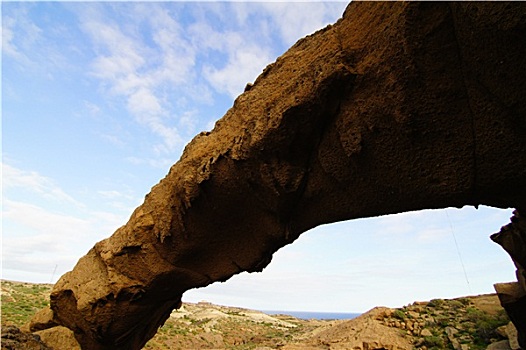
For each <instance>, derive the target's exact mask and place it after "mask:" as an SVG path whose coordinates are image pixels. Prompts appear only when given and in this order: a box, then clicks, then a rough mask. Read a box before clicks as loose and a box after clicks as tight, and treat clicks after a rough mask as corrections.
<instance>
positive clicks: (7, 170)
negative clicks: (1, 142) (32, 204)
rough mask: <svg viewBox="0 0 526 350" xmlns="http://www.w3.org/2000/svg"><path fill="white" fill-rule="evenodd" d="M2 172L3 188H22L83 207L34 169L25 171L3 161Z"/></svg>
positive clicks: (47, 197)
mask: <svg viewBox="0 0 526 350" xmlns="http://www.w3.org/2000/svg"><path fill="white" fill-rule="evenodd" d="M2 172H3V175H2V180H3V188H4V189H6V190H7V189H11V188H19V189H24V190H26V191H33V192H36V193H38V194H39V195H41V196H43V197H44V198H46V199H51V200H55V201H60V202H68V203H70V204H74V205H75V206H78V207H83V204H82V203H80V202H79V201H77V200H75V199H74V198H73V197H72V196H70V195H68V194H67V193H66V192H64V190H62V189H61V188H60V187H59V186H58V185H57V184H56V183H55V182H54V181H53V180H52V179H50V178H48V177H45V176H42V175H40V174H39V173H37V172H35V171H26V170H22V169H18V168H15V167H13V166H11V165H9V164H6V163H3V164H2Z"/></svg>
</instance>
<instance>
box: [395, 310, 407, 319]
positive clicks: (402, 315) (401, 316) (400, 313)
mask: <svg viewBox="0 0 526 350" xmlns="http://www.w3.org/2000/svg"><path fill="white" fill-rule="evenodd" d="M393 316H394V317H396V318H398V319H399V320H403V319H405V313H404V312H403V311H402V310H395V312H394V313H393Z"/></svg>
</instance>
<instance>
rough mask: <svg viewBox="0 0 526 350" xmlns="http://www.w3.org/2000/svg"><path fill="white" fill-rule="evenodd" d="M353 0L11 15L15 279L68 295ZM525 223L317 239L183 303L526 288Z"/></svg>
mask: <svg viewBox="0 0 526 350" xmlns="http://www.w3.org/2000/svg"><path fill="white" fill-rule="evenodd" d="M345 7H346V3H344V2H306V3H298V2H264V3H247V2H157V3H144V2H2V15H1V18H2V242H1V243H2V278H3V279H9V280H17V281H26V282H38V283H54V282H56V281H57V280H58V278H59V277H60V275H62V274H63V273H65V272H67V271H69V270H71V269H72V268H73V266H74V265H75V263H76V261H77V260H78V259H79V258H80V257H81V256H82V255H84V254H85V253H87V251H88V250H89V249H90V248H91V247H92V246H93V245H94V244H95V243H96V242H97V241H100V240H102V239H104V238H106V237H108V236H110V235H111V234H112V233H113V232H114V231H115V230H116V229H117V228H118V227H119V226H121V225H123V224H125V223H126V222H127V220H128V218H129V217H130V215H131V213H132V211H133V209H134V208H136V207H137V206H138V205H140V204H141V203H142V201H143V199H144V196H145V195H146V194H147V193H148V192H149V191H150V189H151V187H152V186H154V185H155V184H156V183H158V182H159V180H160V179H161V178H163V177H164V176H165V175H166V174H167V172H168V170H169V167H170V165H171V164H173V163H175V162H176V161H177V160H178V159H179V157H180V155H181V152H182V150H183V148H184V145H185V144H186V143H188V142H189V141H190V140H191V139H192V137H193V136H194V135H196V134H198V133H199V132H201V131H205V130H211V129H212V128H213V125H214V123H215V122H216V121H217V120H218V119H219V118H221V117H222V116H223V115H224V114H225V112H226V111H227V110H228V109H229V108H230V107H231V106H232V104H233V101H234V99H235V97H236V96H237V95H239V94H240V93H242V92H243V88H244V87H245V85H246V84H247V83H248V82H253V81H254V80H255V79H256V77H257V76H258V75H259V74H260V73H261V72H262V70H263V69H264V68H265V66H266V65H268V64H270V63H272V62H273V61H275V59H276V58H277V57H278V56H280V55H281V54H283V53H284V52H285V51H286V50H287V49H288V48H289V47H290V46H291V45H293V44H294V43H295V42H296V41H297V40H298V39H300V38H301V37H303V36H305V35H307V34H311V33H313V32H314V31H316V30H318V29H320V28H323V27H324V26H326V25H327V24H329V23H333V22H335V21H336V20H337V19H338V18H339V17H341V15H342V13H343V11H344V9H345ZM510 216H511V210H509V209H507V210H503V209H495V208H488V207H479V209H478V210H477V209H475V208H472V207H467V208H463V209H456V208H448V209H442V210H433V211H431V210H426V211H418V212H411V213H403V214H398V215H390V216H383V217H378V218H368V219H359V220H353V221H349V222H342V223H335V224H331V225H325V226H321V227H317V228H315V229H313V230H311V231H309V232H306V233H304V234H303V235H302V236H301V237H300V238H299V239H298V240H297V241H296V242H294V244H292V245H289V246H286V247H285V248H283V249H281V250H280V251H278V252H277V253H276V254H275V255H274V258H273V261H272V263H271V264H270V265H269V266H268V267H267V268H266V269H265V270H264V271H263V272H262V273H253V274H248V273H242V274H240V275H237V276H234V277H233V278H232V279H230V280H229V281H227V282H225V283H215V284H213V285H210V286H208V287H206V288H202V289H196V290H191V291H188V292H187V293H185V295H184V296H183V301H187V302H198V301H201V300H206V301H209V302H212V303H215V304H220V305H230V306H240V307H246V308H251V309H258V310H289V311H320V312H364V311H367V310H368V309H370V308H372V307H374V306H379V305H383V306H389V307H400V306H403V305H407V304H409V303H412V302H413V301H417V300H420V301H423V300H430V299H433V298H452V297H460V296H466V295H474V294H482V293H492V292H493V291H494V290H493V284H494V283H497V282H508V281H513V280H515V275H514V273H515V269H514V266H513V263H512V262H511V259H510V258H509V256H508V255H507V254H506V253H505V252H504V250H502V249H501V248H500V247H499V246H498V245H497V244H495V243H492V242H491V240H490V239H489V235H490V234H492V233H494V232H498V230H499V229H500V227H501V226H502V225H505V224H507V223H508V222H509V217H510Z"/></svg>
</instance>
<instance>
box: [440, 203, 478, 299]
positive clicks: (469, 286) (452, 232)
mask: <svg viewBox="0 0 526 350" xmlns="http://www.w3.org/2000/svg"><path fill="white" fill-rule="evenodd" d="M446 217H447V221H448V222H449V229H450V230H451V235H452V236H453V240H454V241H455V247H456V248H457V254H458V259H459V260H460V265H462V271H464V277H465V278H466V283H467V285H468V290H469V294H470V295H471V294H473V292H472V291H471V285H470V284H469V279H468V273H467V272H466V267H465V266H464V260H463V259H462V255H461V254H460V249H459V247H458V242H457V237H456V236H455V231H453V225H452V224H451V220H450V219H449V214H448V213H447V209H446Z"/></svg>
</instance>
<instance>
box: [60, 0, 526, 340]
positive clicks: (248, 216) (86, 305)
mask: <svg viewBox="0 0 526 350" xmlns="http://www.w3.org/2000/svg"><path fill="white" fill-rule="evenodd" d="M525 37H526V6H525V5H524V4H522V3H431V2H427V3H412V2H411V3H398V2H397V3H381V2H380V3H379V2H371V3H369V2H353V3H351V4H350V5H349V6H348V8H347V10H346V11H345V13H344V16H343V18H342V19H341V20H340V21H338V22H337V23H336V24H334V25H333V26H328V27H327V28H325V29H323V30H321V31H319V32H317V33H315V34H313V35H311V36H308V37H306V38H304V39H302V40H300V41H298V42H297V43H296V44H295V45H294V46H293V47H292V48H291V49H290V50H289V51H288V52H286V53H285V54H284V55H282V56H281V57H279V58H278V60H277V61H276V62H275V63H273V64H271V65H269V66H268V67H267V68H266V69H265V70H264V71H263V73H262V74H261V76H260V77H258V79H257V80H256V81H255V82H254V84H252V85H248V86H247V89H246V90H247V91H246V92H245V93H243V94H242V95H240V96H239V97H238V98H237V99H236V101H235V102H234V105H233V107H232V108H231V109H230V110H229V111H228V112H227V113H226V115H225V116H224V117H223V118H222V119H221V120H219V121H218V122H217V123H216V126H215V128H214V129H213V131H212V132H210V133H202V134H200V135H198V136H196V137H195V138H194V139H193V140H192V141H191V142H190V143H189V144H188V146H187V147H186V149H185V151H184V153H183V155H182V157H181V159H180V160H179V161H178V162H177V163H176V164H175V165H173V166H172V168H171V169H170V172H169V173H168V175H167V176H166V177H165V178H164V179H163V180H161V182H160V183H159V184H157V185H156V186H155V187H153V188H152V191H151V192H150V193H149V194H148V195H147V196H146V198H145V201H144V203H143V204H142V205H141V206H140V207H138V208H137V209H136V210H135V211H134V212H133V214H132V216H131V218H130V220H129V222H128V223H127V224H126V225H125V226H122V227H121V228H119V229H118V230H117V231H116V232H115V233H114V234H113V236H111V237H110V238H108V239H106V240H103V241H101V242H99V243H97V244H96V245H95V246H94V247H93V248H92V249H91V250H90V251H89V252H88V254H87V255H86V256H84V257H82V258H81V259H80V260H79V262H78V263H77V265H76V266H75V268H74V269H73V271H71V272H68V273H66V274H65V275H63V276H62V277H61V279H60V280H59V281H58V282H57V284H56V285H55V287H54V290H53V292H52V295H51V308H52V310H53V320H54V322H55V323H57V324H60V325H64V326H66V327H68V328H70V329H71V330H73V331H74V332H75V336H76V338H77V340H78V341H79V343H80V344H81V347H82V348H83V349H139V348H141V347H142V346H144V344H145V343H146V342H147V341H148V339H150V338H151V337H152V336H153V335H154V334H155V333H156V331H157V329H158V327H159V326H160V325H162V324H163V322H164V321H165V320H166V318H167V317H168V316H169V315H170V312H171V311H172V309H174V308H177V307H178V306H179V305H180V302H181V297H182V294H183V293H184V292H185V291H186V290H188V289H191V288H197V287H203V286H206V285H208V284H210V283H213V282H215V281H225V280H227V279H228V278H230V277H231V276H233V275H234V274H237V273H240V272H242V271H261V270H262V269H263V268H264V267H265V266H266V265H267V264H268V263H269V262H270V260H271V258H272V254H273V253H274V252H275V251H276V250H278V249H279V248H280V247H282V246H284V245H286V244H289V243H291V242H293V241H294V240H295V239H296V238H297V237H298V236H299V235H300V234H301V233H302V232H304V231H306V230H308V229H310V228H313V227H315V226H318V225H321V224H325V223H330V222H335V221H341V220H349V219H353V218H361V217H370V216H377V215H383V214H391V213H399V212H404V211H409V210H419V209H429V208H444V207H449V206H455V207H461V206H464V205H474V206H477V205H479V204H485V205H490V206H495V207H515V208H517V209H518V210H519V212H524V209H525V208H526V203H525V198H526V98H525V97H526V96H525V95H526V94H525V91H526V45H524V38H525ZM521 208H522V209H521ZM523 215H524V214H523ZM517 251H522V252H523V251H524V249H522V250H520V249H517ZM514 259H516V257H514ZM520 259H524V256H522V257H520ZM517 328H518V329H519V332H520V331H521V327H520V325H517ZM522 331H523V332H524V325H522ZM523 346H524V345H523Z"/></svg>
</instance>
